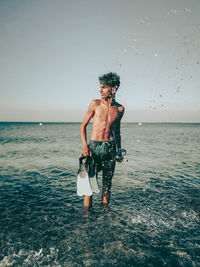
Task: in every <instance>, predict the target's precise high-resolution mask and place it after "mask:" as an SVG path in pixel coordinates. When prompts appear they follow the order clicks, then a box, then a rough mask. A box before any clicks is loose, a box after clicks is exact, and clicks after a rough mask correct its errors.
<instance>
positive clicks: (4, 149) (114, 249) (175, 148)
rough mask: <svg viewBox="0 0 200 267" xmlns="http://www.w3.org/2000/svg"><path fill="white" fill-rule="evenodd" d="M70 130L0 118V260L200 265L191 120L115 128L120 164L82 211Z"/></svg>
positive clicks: (198, 130) (75, 132)
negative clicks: (105, 194) (122, 152)
mask: <svg viewBox="0 0 200 267" xmlns="http://www.w3.org/2000/svg"><path fill="white" fill-rule="evenodd" d="M79 128H80V124H70V123H66V124H64V123H63V124H61V123H60V124H59V123H43V125H39V123H0V266H1V267H2V266H31V267H32V266H67V267H68V266H98V267H99V266H120V267H121V266H200V152H199V143H200V124H142V125H140V126H139V125H138V124H127V123H124V124H122V129H121V132H122V144H123V148H125V149H127V156H126V157H127V159H128V162H124V163H117V166H116V171H115V175H114V178H113V182H112V195H111V201H110V204H109V207H108V208H106V209H105V208H102V204H101V194H95V195H94V196H93V208H92V209H91V210H90V211H89V212H84V210H83V199H82V197H78V196H77V194H76V174H77V169H78V158H79V156H80V154H81V148H82V144H81V139H80V132H79ZM89 128H90V129H91V126H89ZM90 129H89V132H90ZM88 134H89V133H88ZM101 179H102V178H101V175H100V176H99V180H98V182H99V186H100V187H101V182H102V181H101Z"/></svg>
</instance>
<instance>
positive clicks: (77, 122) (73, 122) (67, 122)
mask: <svg viewBox="0 0 200 267" xmlns="http://www.w3.org/2000/svg"><path fill="white" fill-rule="evenodd" d="M0 123H33V124H37V123H38V124H40V123H47V124H48V123H49V124H50V123H51V124H53V123H54V124H56V123H58V124H59V123H60V124H65V123H66V124H70V123H71V124H81V123H82V122H81V121H80V122H79V121H0ZM126 123H129V124H131V123H133V124H138V123H142V124H148V123H149V124H150V123H155V124H156V123H162V124H169V123H171V124H175V123H176V124H178V123H182V124H200V122H170V121H168V122H155V121H152V122H143V121H135V122H131V121H130V122H129V121H127V122H124V121H122V122H121V124H126ZM89 124H92V122H89Z"/></svg>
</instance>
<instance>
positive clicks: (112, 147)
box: [88, 140, 116, 172]
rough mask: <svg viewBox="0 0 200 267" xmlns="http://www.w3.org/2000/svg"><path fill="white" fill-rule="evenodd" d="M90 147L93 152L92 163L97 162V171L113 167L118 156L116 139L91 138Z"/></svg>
mask: <svg viewBox="0 0 200 267" xmlns="http://www.w3.org/2000/svg"><path fill="white" fill-rule="evenodd" d="M88 147H89V150H90V151H91V152H92V159H93V162H92V164H95V166H96V167H97V172H98V171H100V170H102V169H112V168H113V165H115V156H116V144H115V142H114V141H109V142H108V141H94V140H90V141H89V144H88ZM92 164H91V165H92Z"/></svg>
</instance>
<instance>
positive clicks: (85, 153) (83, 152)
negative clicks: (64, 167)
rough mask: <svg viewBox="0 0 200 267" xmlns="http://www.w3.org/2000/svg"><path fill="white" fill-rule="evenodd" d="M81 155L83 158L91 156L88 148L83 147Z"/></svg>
mask: <svg viewBox="0 0 200 267" xmlns="http://www.w3.org/2000/svg"><path fill="white" fill-rule="evenodd" d="M82 154H83V156H84V157H87V156H91V152H90V151H89V148H88V146H84V147H83V150H82Z"/></svg>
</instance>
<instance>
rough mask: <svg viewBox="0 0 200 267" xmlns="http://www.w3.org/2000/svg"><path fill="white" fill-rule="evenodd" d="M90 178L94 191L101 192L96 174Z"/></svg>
mask: <svg viewBox="0 0 200 267" xmlns="http://www.w3.org/2000/svg"><path fill="white" fill-rule="evenodd" d="M89 180H90V186H91V189H92V192H93V193H99V192H100V190H99V186H98V182H97V178H96V175H94V176H93V177H89Z"/></svg>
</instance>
